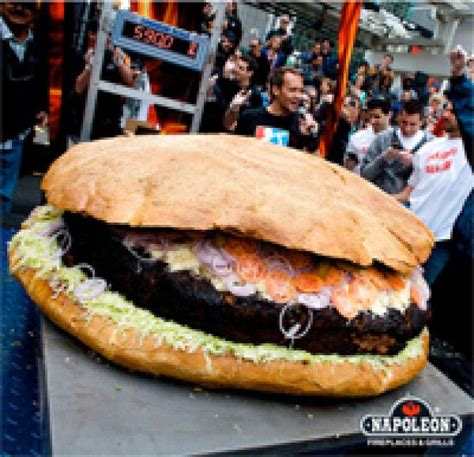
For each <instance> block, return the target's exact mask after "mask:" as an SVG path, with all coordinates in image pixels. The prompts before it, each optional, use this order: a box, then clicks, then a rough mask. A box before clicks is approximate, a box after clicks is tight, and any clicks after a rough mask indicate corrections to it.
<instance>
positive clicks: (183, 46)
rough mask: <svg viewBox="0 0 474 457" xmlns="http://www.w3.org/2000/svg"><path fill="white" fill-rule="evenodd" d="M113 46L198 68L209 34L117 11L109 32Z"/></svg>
mask: <svg viewBox="0 0 474 457" xmlns="http://www.w3.org/2000/svg"><path fill="white" fill-rule="evenodd" d="M112 42H113V43H114V45H116V46H119V47H121V48H123V49H124V50H126V51H133V52H136V53H139V54H141V55H145V56H148V57H152V58H156V59H160V60H164V61H166V62H170V63H173V64H175V65H179V66H181V67H186V68H190V69H192V70H196V71H201V70H202V68H203V66H204V63H205V60H206V58H207V52H208V49H209V37H208V36H206V35H199V34H197V33H194V32H189V31H187V30H183V29H179V28H178V27H173V26H171V25H168V24H165V23H163V22H159V21H154V20H151V19H147V18H145V17H142V16H139V15H138V14H135V13H130V12H128V11H119V12H118V13H117V16H116V20H115V26H114V31H113V34H112Z"/></svg>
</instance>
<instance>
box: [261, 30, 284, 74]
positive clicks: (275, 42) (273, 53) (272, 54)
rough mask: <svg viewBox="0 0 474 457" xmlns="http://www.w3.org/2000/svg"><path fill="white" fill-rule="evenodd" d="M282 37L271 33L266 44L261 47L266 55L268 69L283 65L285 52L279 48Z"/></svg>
mask: <svg viewBox="0 0 474 457" xmlns="http://www.w3.org/2000/svg"><path fill="white" fill-rule="evenodd" d="M281 46H282V37H281V36H279V35H273V36H272V37H271V38H270V39H269V40H268V42H267V45H266V46H265V47H264V48H262V54H263V55H264V56H266V57H267V59H268V63H269V64H270V69H272V70H274V69H275V68H280V67H283V66H284V65H285V62H286V54H285V53H284V52H283V51H282V49H281Z"/></svg>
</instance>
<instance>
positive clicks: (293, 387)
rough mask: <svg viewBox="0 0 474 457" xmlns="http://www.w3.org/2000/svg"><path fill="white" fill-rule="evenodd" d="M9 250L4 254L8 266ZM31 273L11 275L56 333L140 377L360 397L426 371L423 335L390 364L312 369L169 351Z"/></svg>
mask: <svg viewBox="0 0 474 457" xmlns="http://www.w3.org/2000/svg"><path fill="white" fill-rule="evenodd" d="M13 255H14V250H12V251H11V252H10V262H12V261H13V259H12V256H13ZM37 273H38V271H37V270H35V269H34V268H28V269H16V270H15V271H14V275H15V276H16V277H17V278H18V279H19V280H20V282H21V283H22V284H23V286H24V287H25V289H26V290H27V292H28V294H29V295H30V297H31V298H32V299H33V300H34V301H35V302H36V303H37V304H38V306H39V307H40V308H41V309H42V310H43V312H44V313H45V314H46V315H47V316H48V317H49V318H50V319H51V320H52V321H53V322H55V323H56V324H57V325H58V326H59V327H61V328H63V329H64V330H66V331H67V332H69V333H70V334H72V335H74V336H75V337H77V338H78V339H79V340H81V341H82V342H83V343H85V344H86V345H87V346H90V347H91V348H92V349H93V350H95V351H97V352H98V353H100V354H102V355H103V356H104V357H106V358H107V359H109V360H110V361H112V362H114V363H116V364H119V365H122V366H124V367H127V368H130V369H132V370H137V371H141V372H145V373H151V374H153V375H158V376H160V375H163V376H169V377H173V378H178V379H182V380H186V381H190V382H193V383H197V384H200V385H203V386H208V387H213V388H238V389H251V390H258V391H265V392H276V393H285V394H295V395H320V396H348V397H360V396H371V395H378V394H381V393H383V392H386V391H387V390H391V389H395V388H396V387H399V386H401V385H403V384H405V383H407V382H408V381H410V380H411V379H413V378H414V377H415V376H416V374H417V373H418V372H419V371H420V370H421V369H422V368H423V367H424V366H425V365H426V363H427V358H428V346H429V336H428V331H427V330H426V329H425V330H424V331H423V332H422V334H421V335H420V337H419V338H422V340H423V341H422V346H423V350H422V351H420V353H419V354H417V355H416V356H414V357H407V358H403V359H401V360H400V362H399V363H398V362H397V363H393V364H381V366H377V364H374V363H370V362H368V361H363V360H361V361H359V362H354V361H347V360H345V357H343V356H341V357H334V358H335V359H336V360H335V361H328V360H322V361H321V362H316V363H305V362H303V361H288V360H277V359H276V360H271V361H268V362H259V363H255V362H253V361H250V360H246V359H243V358H237V357H235V356H234V355H211V354H208V353H206V352H205V351H204V350H203V349H201V348H197V349H195V350H193V351H192V352H191V351H187V350H182V349H175V348H173V347H171V346H169V345H167V344H166V343H165V342H164V341H162V342H160V343H159V342H157V337H159V335H149V336H145V337H142V336H141V335H140V333H139V332H138V331H137V330H135V329H133V328H124V327H120V329H119V327H118V326H117V324H116V323H115V322H114V321H113V320H112V319H111V318H108V317H103V316H99V315H96V314H91V313H90V312H88V311H87V310H86V309H85V308H84V307H83V306H82V305H81V304H79V303H77V302H76V301H74V300H73V299H71V298H69V296H67V295H66V294H65V293H63V292H61V293H53V291H52V289H51V287H50V285H49V283H48V282H47V281H46V280H44V279H41V278H39V277H38V275H37Z"/></svg>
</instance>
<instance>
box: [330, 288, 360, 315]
mask: <svg viewBox="0 0 474 457" xmlns="http://www.w3.org/2000/svg"><path fill="white" fill-rule="evenodd" d="M331 299H332V304H333V306H334V308H336V310H337V312H338V313H339V314H340V315H341V316H342V317H345V318H346V319H353V318H354V317H356V316H357V313H358V312H359V309H358V306H357V303H356V302H354V301H352V300H351V299H350V296H349V293H348V292H347V291H345V290H344V289H341V288H339V289H334V291H333V293H332V297H331Z"/></svg>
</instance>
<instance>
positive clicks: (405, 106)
mask: <svg viewBox="0 0 474 457" xmlns="http://www.w3.org/2000/svg"><path fill="white" fill-rule="evenodd" d="M228 5H233V2H229V3H228ZM227 13H228V14H232V17H233V18H234V21H235V18H238V15H237V10H236V8H235V5H234V6H232V7H231V6H228V10H227ZM289 25H290V18H289V17H288V16H286V15H284V16H282V17H281V18H280V19H279V26H278V28H276V29H275V30H271V31H270V32H269V33H268V34H267V35H266V36H265V37H253V38H251V39H250V41H249V42H248V43H241V35H240V36H239V38H238V39H237V35H236V34H235V33H234V31H232V30H229V29H227V28H225V27H224V31H223V35H222V40H221V42H220V43H219V47H218V56H219V58H218V60H217V61H216V65H215V68H214V71H213V77H212V79H211V81H210V85H209V91H208V97H207V101H206V104H205V109H204V116H203V122H202V125H201V131H202V132H227V133H233V134H237V135H247V136H253V137H257V138H263V139H266V140H269V141H271V142H273V143H276V144H280V145H285V146H291V147H295V148H298V149H301V150H303V151H305V152H307V153H310V154H316V155H318V154H321V148H320V146H321V142H322V141H323V139H322V137H323V133H324V131H325V127H326V123H327V122H328V119H329V117H330V115H331V114H333V112H334V99H335V95H336V90H337V78H338V73H339V66H338V61H337V57H336V53H335V51H334V47H335V46H334V43H332V41H331V40H330V39H328V38H323V39H321V40H317V41H315V42H314V44H313V46H312V48H311V50H309V51H306V52H298V53H297V55H298V59H295V58H292V56H294V55H295V52H294V51H295V47H294V41H293V37H292V35H291V33H290V32H289ZM241 29H242V27H241V25H240V26H239V30H241ZM209 32H210V31H209ZM262 38H264V39H263V40H262ZM450 59H451V73H452V75H451V78H450V81H449V84H446V83H445V82H442V81H440V80H438V79H436V78H434V77H430V76H428V75H426V74H425V73H423V72H419V71H418V72H415V73H414V74H412V75H403V77H402V78H400V80H399V82H398V84H395V82H396V74H395V72H394V70H393V69H392V65H393V63H394V57H393V55H391V54H389V53H386V54H385V55H384V57H383V59H382V61H381V62H380V64H378V65H374V66H370V65H369V64H368V63H367V62H361V63H360V64H359V65H357V66H356V67H355V68H354V69H353V71H352V73H351V74H350V78H349V84H348V86H347V87H346V88H344V91H345V96H344V99H343V104H342V108H341V112H340V116H339V119H338V121H337V126H336V129H335V134H334V135H333V137H332V142H331V147H330V149H329V151H326V155H325V158H326V159H327V160H329V161H331V162H334V163H337V164H339V165H341V166H344V167H346V168H347V169H348V170H351V171H352V172H354V173H357V174H359V175H360V176H361V177H362V178H364V179H366V180H368V181H370V182H372V183H373V184H374V185H376V186H378V187H379V188H380V189H382V190H383V191H385V192H386V193H388V194H390V195H392V196H393V198H395V199H396V200H398V201H400V203H401V204H403V205H405V206H407V207H408V208H410V209H411V210H412V211H413V212H415V214H417V215H418V216H419V217H420V218H421V219H422V220H423V221H424V222H425V223H426V224H427V225H428V227H429V228H430V229H431V230H432V231H433V233H434V235H435V238H436V245H435V248H434V250H433V253H432V255H431V257H430V259H429V261H428V262H427V263H426V264H425V266H424V269H425V277H426V279H427V281H428V282H429V283H430V284H433V283H434V282H435V280H436V278H437V277H438V276H439V274H440V272H441V271H442V270H443V268H444V267H445V266H446V264H447V262H448V261H449V259H450V258H451V257H452V256H453V255H455V254H456V255H457V254H460V255H462V256H465V257H466V258H472V256H473V247H472V186H473V174H472V158H471V155H472V136H473V134H474V124H473V117H472V116H473V111H474V86H473V81H474V71H473V68H474V59H473V58H468V56H467V55H466V54H465V52H464V51H462V50H460V49H458V50H456V51H454V52H452V53H451V55H450Z"/></svg>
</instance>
